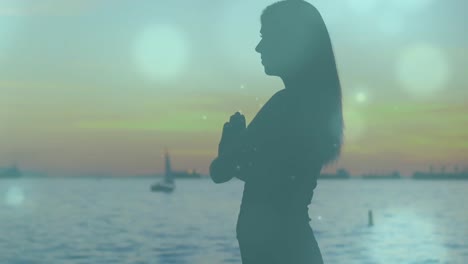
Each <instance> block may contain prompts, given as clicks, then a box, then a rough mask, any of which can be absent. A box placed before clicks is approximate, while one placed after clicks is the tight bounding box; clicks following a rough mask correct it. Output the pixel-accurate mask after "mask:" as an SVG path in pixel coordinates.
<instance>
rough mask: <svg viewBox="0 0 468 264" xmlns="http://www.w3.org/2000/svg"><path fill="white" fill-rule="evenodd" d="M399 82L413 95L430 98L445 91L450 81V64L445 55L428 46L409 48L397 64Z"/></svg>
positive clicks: (420, 45) (421, 45)
mask: <svg viewBox="0 0 468 264" xmlns="http://www.w3.org/2000/svg"><path fill="white" fill-rule="evenodd" d="M396 67H397V68H396V74H397V79H398V81H399V82H400V83H401V84H402V86H403V87H404V88H405V89H406V90H407V91H408V92H409V93H411V94H413V95H416V96H422V97H426V96H430V95H433V94H434V93H435V92H437V91H439V90H441V89H443V88H444V87H445V85H446V84H447V81H448V79H449V73H450V69H449V64H448V62H447V59H446V57H445V55H444V54H443V53H442V51H440V50H439V49H437V48H434V47H432V46H430V45H427V44H419V45H414V46H410V47H408V48H407V49H406V50H404V51H403V52H402V53H401V55H400V57H399V58H398V61H397V64H396Z"/></svg>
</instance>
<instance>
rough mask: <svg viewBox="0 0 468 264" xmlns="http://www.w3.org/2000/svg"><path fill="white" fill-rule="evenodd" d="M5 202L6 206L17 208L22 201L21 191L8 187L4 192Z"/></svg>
mask: <svg viewBox="0 0 468 264" xmlns="http://www.w3.org/2000/svg"><path fill="white" fill-rule="evenodd" d="M5 198H6V199H5V202H6V204H7V205H8V206H19V205H21V204H22V203H23V201H24V194H23V190H22V189H20V188H18V187H10V188H9V189H8V191H7V192H6V197H5Z"/></svg>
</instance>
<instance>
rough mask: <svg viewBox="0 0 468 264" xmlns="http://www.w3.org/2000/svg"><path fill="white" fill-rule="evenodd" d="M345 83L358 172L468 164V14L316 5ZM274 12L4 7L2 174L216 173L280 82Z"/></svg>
mask: <svg viewBox="0 0 468 264" xmlns="http://www.w3.org/2000/svg"><path fill="white" fill-rule="evenodd" d="M310 2H311V3H312V4H315V5H316V6H317V8H318V9H319V11H321V13H322V15H323V17H324V19H325V22H326V23H327V25H328V28H329V31H330V35H331V38H332V42H333V45H334V50H335V55H336V59H337V64H338V70H339V74H340V78H341V81H342V85H343V87H342V89H343V105H344V117H345V124H346V130H345V145H344V149H343V156H342V158H341V160H340V162H339V163H338V164H337V165H336V166H335V167H333V168H329V169H330V170H334V169H336V168H337V167H340V166H344V167H346V168H348V169H350V170H351V172H352V173H367V172H385V173H386V172H389V171H392V170H400V171H401V172H403V173H406V174H409V173H411V172H412V171H413V170H421V169H424V170H425V169H428V167H429V165H430V164H433V165H434V166H436V167H437V166H442V165H455V164H458V165H459V166H461V167H463V166H468V163H466V157H467V156H468V119H467V118H466V114H465V113H467V112H468V106H467V104H466V101H467V98H468V90H467V89H466V88H467V86H468V77H467V76H466V74H465V72H466V69H467V68H468V57H467V49H468V45H467V44H468V34H467V33H466V30H465V23H464V22H465V14H464V13H463V12H464V10H465V9H464V8H463V6H462V5H463V1H458V0H448V1H436V0H424V1H421V0H412V1H411V0H407V1H384V0H375V1H357V0H346V1H338V0H332V1H321V0H316V1H312V0H311V1H310ZM271 3H272V1H264V0H258V1H247V0H242V1H225V0H222V1H208V0H202V1H189V0H174V1H158V0H140V1H130V0H113V1H111V0H86V1H85V0H24V1H17V0H2V1H0V66H1V69H2V70H1V72H0V167H1V166H8V165H10V164H12V163H14V162H17V163H18V164H19V165H20V166H21V167H22V168H24V169H25V170H31V171H44V172H47V173H50V174H52V175H78V174H83V173H93V172H101V173H110V174H114V175H134V174H140V173H154V172H161V171H162V170H163V158H162V156H161V155H162V151H163V148H164V146H167V147H168V148H169V151H170V153H171V154H172V160H173V167H175V168H176V169H192V168H193V169H196V170H197V171H200V172H202V173H207V172H208V166H209V164H210V162H211V160H212V159H213V158H214V157H215V156H216V151H217V144H218V141H219V138H220V134H221V129H222V126H223V124H224V122H226V121H227V120H228V119H229V116H230V115H231V114H233V113H234V112H235V111H238V110H240V111H242V112H243V113H244V114H245V115H246V118H247V121H248V122H249V121H250V120H252V118H253V117H254V116H255V114H256V113H257V111H258V110H259V109H260V107H261V106H262V105H263V104H264V103H265V102H266V101H267V100H268V99H269V97H270V96H271V95H273V93H275V92H276V91H278V90H279V89H282V88H283V86H282V85H283V84H282V82H281V81H280V79H278V78H275V77H269V76H266V75H265V74H264V72H263V68H262V66H261V64H260V58H259V55H258V54H256V53H255V50H254V48H255V46H256V44H257V42H258V41H259V29H260V20H259V16H260V14H261V11H262V9H263V8H264V7H266V6H267V5H268V4H271Z"/></svg>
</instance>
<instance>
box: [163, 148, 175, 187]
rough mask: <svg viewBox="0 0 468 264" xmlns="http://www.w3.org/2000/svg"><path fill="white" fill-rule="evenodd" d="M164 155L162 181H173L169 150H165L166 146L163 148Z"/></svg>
mask: <svg viewBox="0 0 468 264" xmlns="http://www.w3.org/2000/svg"><path fill="white" fill-rule="evenodd" d="M164 152H165V153H164V157H165V159H166V170H165V174H164V181H165V182H166V183H174V178H173V175H172V169H171V158H170V157H169V152H168V151H167V148H164Z"/></svg>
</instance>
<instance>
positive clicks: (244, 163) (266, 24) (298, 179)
mask: <svg viewBox="0 0 468 264" xmlns="http://www.w3.org/2000/svg"><path fill="white" fill-rule="evenodd" d="M261 24H262V25H261V30H260V33H261V35H262V39H261V41H260V43H259V44H258V46H257V47H256V51H257V52H258V53H260V54H261V58H262V64H263V65H264V69H265V73H266V74H267V75H270V76H278V77H280V78H281V79H282V80H283V82H284V85H285V88H284V89H282V90H280V91H279V92H277V93H275V94H274V95H273V96H272V97H271V98H270V100H269V101H268V102H267V103H266V104H265V105H264V106H263V107H262V109H261V110H260V111H259V112H258V113H257V115H256V116H255V118H254V119H253V120H252V121H251V122H250V124H249V126H248V127H247V128H246V126H245V117H244V116H243V115H241V114H240V113H236V114H234V115H233V116H231V119H230V121H229V122H227V123H225V125H224V128H223V134H222V138H221V142H220V144H219V149H218V157H217V158H216V159H215V160H213V162H212V163H211V166H210V175H211V178H212V179H213V181H214V182H215V183H223V182H226V181H228V180H230V179H231V178H233V177H237V178H239V179H241V180H243V181H244V182H245V184H244V193H243V197H242V205H241V209H240V213H239V218H238V222H237V239H238V242H239V247H240V251H241V257H242V263H243V264H263V263H265V264H266V263H268V264H274V263H282V264H284V263H286V264H305V263H307V264H315V263H323V260H322V255H321V253H320V249H319V247H318V245H317V242H316V240H315V237H314V234H313V231H312V229H311V227H310V225H309V222H310V218H309V216H308V205H309V204H310V202H311V199H312V196H313V190H314V188H315V187H316V186H317V177H318V175H319V174H320V171H321V170H322V168H323V167H325V166H327V165H329V164H331V163H333V162H335V161H336V160H337V158H338V156H339V154H340V150H341V146H342V138H343V136H342V135H343V133H342V131H343V117H342V105H341V86H340V82H339V78H338V73H337V69H336V64H335V58H334V54H333V49H332V45H331V42H330V37H329V35H328V31H327V29H326V26H325V24H324V22H323V19H322V17H321V16H320V14H319V12H318V11H317V10H316V9H315V7H313V6H312V5H311V4H309V3H307V2H305V1H302V0H286V1H281V2H277V3H275V4H272V5H270V6H268V7H267V8H266V9H265V10H264V11H263V13H262V16H261Z"/></svg>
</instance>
